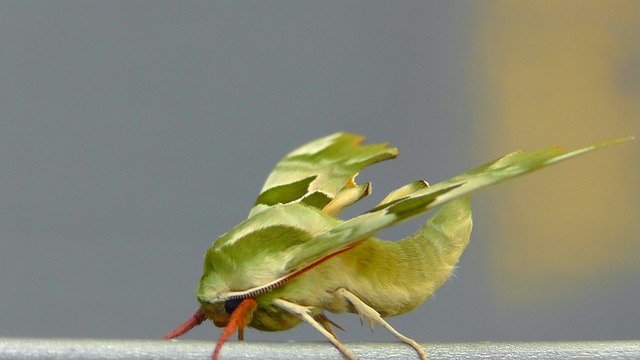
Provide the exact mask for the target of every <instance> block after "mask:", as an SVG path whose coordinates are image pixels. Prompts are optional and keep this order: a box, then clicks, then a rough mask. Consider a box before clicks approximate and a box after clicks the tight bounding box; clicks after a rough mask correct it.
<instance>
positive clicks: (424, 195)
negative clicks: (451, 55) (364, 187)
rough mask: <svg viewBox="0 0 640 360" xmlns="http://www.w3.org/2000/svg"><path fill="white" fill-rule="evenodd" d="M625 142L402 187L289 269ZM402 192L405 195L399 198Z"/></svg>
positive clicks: (305, 249) (319, 239)
mask: <svg viewBox="0 0 640 360" xmlns="http://www.w3.org/2000/svg"><path fill="white" fill-rule="evenodd" d="M624 140H626V139H621V140H612V141H608V142H604V143H600V144H596V145H592V146H588V147H585V148H582V149H578V150H574V151H565V150H563V149H562V148H560V147H550V148H545V149H541V150H537V151H533V152H523V151H517V152H514V153H511V154H509V155H506V156H504V157H502V158H500V159H498V160H496V161H493V162H490V163H488V164H486V165H483V166H480V167H478V168H476V169H474V170H472V171H469V172H466V173H464V174H461V175H459V176H456V177H454V178H451V179H449V180H446V181H443V182H441V183H438V184H436V185H434V186H431V187H424V186H422V188H420V187H421V186H420V185H416V183H414V185H411V184H410V185H407V186H405V187H403V188H404V190H402V189H403V188H401V189H398V190H397V191H399V192H398V193H396V195H394V193H392V194H390V196H388V197H387V199H386V201H383V202H382V203H381V204H380V205H379V206H377V207H375V208H374V209H373V210H371V211H369V212H367V213H365V214H363V215H360V216H358V217H356V218H353V219H351V220H348V221H345V222H344V223H342V224H340V225H338V226H336V227H335V228H332V229H330V230H328V231H327V232H325V233H323V234H320V235H318V236H316V237H314V238H313V239H312V240H310V241H308V242H306V243H305V244H304V245H303V246H302V248H301V251H300V252H299V254H300V256H297V257H296V258H294V259H293V260H292V261H290V262H289V264H288V267H289V268H290V269H299V268H303V267H304V266H307V264H309V263H313V262H316V261H317V260H318V259H321V258H324V257H326V256H327V255H328V254H332V253H336V252H340V251H341V250H343V249H345V248H348V247H350V246H353V245H354V244H355V243H357V242H358V241H360V240H362V239H366V238H368V237H370V236H373V235H374V234H375V233H377V232H378V231H380V230H382V229H384V228H386V227H389V226H392V225H395V224H397V223H400V222H402V221H405V220H408V219H410V218H413V217H415V216H418V215H420V214H422V213H423V212H425V211H428V210H429V209H432V208H434V207H436V206H438V205H442V204H445V203H447V202H449V201H451V200H453V199H456V198H459V197H461V196H464V195H466V194H469V193H471V192H473V191H475V190H478V189H480V188H483V187H485V186H489V185H492V184H495V183H498V182H500V181H503V180H506V179H509V178H512V177H515V176H518V175H522V174H526V173H529V172H532V171H535V170H538V169H540V168H543V167H545V166H547V165H551V164H554V163H557V162H559V161H562V160H565V159H568V158H571V157H574V156H577V155H580V154H583V153H586V152H589V151H592V150H595V149H599V148H602V147H604V146H607V145H611V144H614V143H617V142H621V141H624ZM407 187H408V188H407ZM401 190H402V191H401ZM406 190H409V191H406ZM403 191H405V192H406V193H407V195H406V196H398V194H401V193H402V192H403Z"/></svg>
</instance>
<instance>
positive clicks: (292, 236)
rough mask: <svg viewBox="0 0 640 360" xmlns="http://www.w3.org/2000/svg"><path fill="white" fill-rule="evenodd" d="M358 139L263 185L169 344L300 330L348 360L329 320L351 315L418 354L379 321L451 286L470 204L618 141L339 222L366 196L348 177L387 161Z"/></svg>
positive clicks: (505, 162) (318, 152)
mask: <svg viewBox="0 0 640 360" xmlns="http://www.w3.org/2000/svg"><path fill="white" fill-rule="evenodd" d="M363 140H364V137H363V136H359V135H354V134H349V133H336V134H333V135H330V136H326V137H323V138H320V139H317V140H315V141H312V142H310V143H308V144H306V145H303V146H301V147H299V148H297V149H295V150H293V151H292V152H291V153H289V154H288V155H287V156H285V157H284V158H283V159H282V160H281V161H280V162H279V163H278V164H277V165H276V167H275V169H274V170H273V172H272V173H271V174H270V175H269V177H268V178H267V180H266V182H265V184H264V187H263V188H262V191H261V192H260V195H259V196H258V198H257V200H256V202H255V204H254V206H253V208H252V209H251V211H250V213H249V217H248V218H247V219H246V220H245V221H243V222H241V223H240V224H239V225H237V226H236V227H234V228H233V229H231V230H230V231H228V232H227V233H225V234H223V235H222V236H220V237H219V238H218V239H217V240H216V241H215V242H214V243H213V245H211V247H210V248H209V249H208V250H207V252H206V254H205V257H204V266H203V273H202V277H201V279H200V284H199V287H198V289H197V290H196V298H197V300H198V302H199V303H200V307H199V308H198V310H197V311H196V312H195V314H194V315H193V316H192V317H191V318H189V319H188V320H187V321H186V322H185V323H183V324H182V325H180V326H179V327H178V328H177V329H175V330H174V331H172V332H171V333H169V334H167V335H166V336H165V339H173V338H175V337H178V336H181V335H183V334H184V333H186V332H187V331H189V330H190V329H192V328H193V327H195V326H197V325H199V324H201V323H202V322H204V321H205V320H211V321H213V323H214V324H215V325H216V326H218V327H224V330H223V331H222V334H221V335H220V338H219V340H218V343H217V345H216V348H215V351H214V353H213V359H214V360H215V359H217V358H218V356H219V353H220V349H221V348H222V345H223V344H224V343H225V341H226V340H227V339H228V338H229V337H230V336H231V335H233V334H234V333H235V332H236V330H237V331H238V339H239V340H243V339H244V328H245V327H247V326H248V327H252V328H255V329H258V330H262V331H282V330H288V329H291V328H293V327H295V326H297V325H299V324H300V323H302V322H306V323H308V324H310V325H311V326H313V327H314V328H316V329H317V330H318V331H319V332H321V333H322V334H323V335H324V336H325V337H326V338H327V339H329V341H330V342H331V343H332V344H333V345H335V347H336V348H337V349H338V350H340V352H342V354H344V356H345V357H347V358H348V359H355V356H354V355H353V354H352V353H351V352H349V350H348V349H347V348H346V347H345V346H344V345H343V344H342V343H341V342H340V341H339V340H338V338H337V336H336V334H335V333H334V331H333V328H332V325H333V326H337V325H336V324H335V323H333V322H332V321H331V320H329V318H328V317H327V316H326V315H325V313H326V312H331V313H343V312H349V313H355V314H358V315H359V316H360V318H361V320H367V321H368V323H369V325H370V326H371V328H372V329H373V326H374V325H375V324H378V325H380V326H382V327H384V328H386V329H387V330H388V331H390V332H391V333H393V334H394V335H395V336H396V337H398V338H399V339H400V340H401V341H403V342H405V343H407V344H408V345H410V346H411V347H413V348H414V349H415V350H416V352H417V353H418V355H419V356H420V358H421V359H426V358H427V357H426V355H425V351H424V349H423V348H422V347H421V346H420V345H419V344H418V343H417V342H416V341H414V340H412V339H410V338H408V337H406V336H404V335H402V334H400V333H399V332H398V331H396V330H395V329H394V328H393V327H392V326H391V325H390V324H389V323H387V321H386V320H385V319H384V318H386V317H391V316H395V315H400V314H403V313H406V312H409V311H411V310H413V309H415V308H416V307H417V306H419V305H420V304H421V303H422V302H424V301H425V300H426V299H427V298H429V297H430V296H431V295H432V294H433V293H434V291H436V289H438V287H440V285H442V284H443V282H444V281H445V280H446V279H447V278H448V277H449V275H450V274H451V272H452V270H453V268H454V266H455V265H456V263H457V262H458V259H459V258H460V255H461V254H462V252H463V250H464V249H465V247H466V245H467V243H468V242H469V236H470V234H471V227H472V219H471V206H470V202H469V194H470V193H471V192H473V191H475V190H478V189H480V188H483V187H485V186H488V185H491V184H494V183H497V182H500V181H502V180H505V179H509V178H512V177H515V176H518V175H522V174H525V173H529V172H532V171H534V170H537V169H540V168H542V167H545V166H547V165H551V164H554V163H556V162H559V161H562V160H565V159H568V158H571V157H574V156H576V155H579V154H583V153H586V152H589V151H592V150H595V149H598V148H601V147H603V146H606V145H610V144H613V143H616V142H620V141H623V140H625V139H619V140H612V141H609V142H603V143H600V144H596V145H592V146H588V147H585V148H582V149H578V150H574V151H565V150H563V149H562V148H559V147H550V148H545V149H541V150H538V151H533V152H523V151H517V152H514V153H511V154H508V155H506V156H504V157H502V158H500V159H498V160H496V161H493V162H490V163H488V164H485V165H483V166H480V167H478V168H476V169H474V170H471V171H469V172H466V173H464V174H462V175H459V176H456V177H454V178H451V179H449V180H446V181H443V182H440V183H438V184H436V185H433V186H429V185H428V184H427V183H426V182H425V181H416V182H413V183H410V184H408V185H405V186H403V187H401V188H399V189H397V190H395V191H392V192H391V193H390V194H389V195H387V196H386V197H385V198H383V199H382V201H380V203H379V204H378V205H377V206H375V207H374V208H373V209H371V210H370V211H368V212H366V213H364V214H362V215H360V216H357V217H355V218H353V219H350V220H346V221H343V220H341V219H339V218H338V217H337V216H338V214H340V212H341V211H342V210H344V209H345V208H347V207H348V206H350V205H352V204H354V203H355V202H357V201H358V200H360V199H362V198H363V197H365V196H367V195H369V194H370V193H371V184H370V183H365V184H362V185H358V184H356V182H355V177H356V175H358V172H360V171H361V170H362V169H364V168H365V167H367V166H369V165H372V164H374V163H377V162H380V161H383V160H387V159H391V158H394V157H396V156H397V155H398V150H397V149H396V148H393V147H389V146H388V144H371V145H361V143H362V141H363ZM438 206H441V207H440V208H439V209H438V211H437V212H436V213H435V214H434V215H433V216H432V217H431V218H430V219H429V220H428V221H427V222H426V223H425V224H424V225H423V226H422V228H420V229H419V230H418V231H417V232H416V233H415V234H413V235H411V236H409V237H406V238H404V239H402V240H400V241H397V242H391V241H383V240H380V239H376V238H374V237H373V236H374V235H375V234H376V233H377V232H379V231H380V230H382V229H384V228H387V227H389V226H393V225H396V224H398V223H400V222H403V221H405V220H408V219H410V218H413V217H416V216H418V215H421V214H422V213H424V212H426V211H428V210H430V209H433V208H435V207H438Z"/></svg>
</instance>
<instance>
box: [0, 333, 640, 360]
mask: <svg viewBox="0 0 640 360" xmlns="http://www.w3.org/2000/svg"><path fill="white" fill-rule="evenodd" d="M345 345H346V346H347V348H349V350H351V351H352V352H353V354H354V355H356V356H357V357H358V358H359V359H361V360H365V359H385V360H392V359H417V358H418V357H417V355H416V353H415V351H414V350H413V349H412V348H411V347H409V346H407V345H405V344H402V343H360V342H359V343H345ZM422 345H423V346H424V348H425V349H426V352H427V356H428V357H429V359H430V360H444V359H492V360H500V359H505V360H506V359H509V360H513V359H536V360H545V359H572V360H575V359H619V360H622V359H640V341H602V342H597V341H590V342H533V343H527V342H513V343H451V344H448V343H435V344H430V343H429V344H422ZM214 347H215V342H213V341H212V342H203V341H190V340H171V341H166V340H94V339H24V338H0V359H210V358H211V354H212V353H213V349H214ZM220 359H221V360H223V359H224V360H232V359H261V360H270V359H274V360H275V359H343V357H342V356H341V354H340V353H339V352H338V350H336V349H335V348H334V347H333V346H332V345H331V344H329V343H323V342H318V343H297V342H273V343H265V342H244V343H238V342H229V343H227V344H225V346H224V347H223V348H222V351H221V353H220Z"/></svg>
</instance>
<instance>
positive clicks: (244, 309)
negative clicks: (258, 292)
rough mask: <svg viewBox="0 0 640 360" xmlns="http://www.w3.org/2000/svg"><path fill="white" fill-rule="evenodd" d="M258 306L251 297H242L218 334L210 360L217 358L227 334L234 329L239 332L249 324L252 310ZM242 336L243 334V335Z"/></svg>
mask: <svg viewBox="0 0 640 360" xmlns="http://www.w3.org/2000/svg"><path fill="white" fill-rule="evenodd" d="M257 308H258V303H257V302H256V300H255V299H253V298H248V299H244V300H243V301H242V302H241V303H240V305H238V307H237V308H236V309H235V310H234V311H233V313H232V314H231V318H230V319H229V323H228V324H227V326H226V327H225V328H224V330H223V331H222V334H220V339H218V344H217V345H216V350H215V351H214V352H213V357H212V360H217V359H218V354H219V353H220V349H222V345H223V344H224V343H225V341H227V339H228V338H229V336H231V335H233V333H235V332H236V330H239V332H240V333H243V332H244V328H245V327H246V326H247V325H249V323H250V322H251V319H252V317H253V312H254V311H255V310H256V309H257ZM243 337H244V336H243Z"/></svg>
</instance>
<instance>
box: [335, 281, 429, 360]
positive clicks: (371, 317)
mask: <svg viewBox="0 0 640 360" xmlns="http://www.w3.org/2000/svg"><path fill="white" fill-rule="evenodd" d="M334 294H335V295H336V296H339V297H342V298H344V299H345V300H347V301H348V302H349V303H350V304H351V305H353V307H354V309H355V310H356V313H358V315H360V319H366V320H367V321H368V322H369V326H371V330H373V326H374V325H375V324H380V325H382V326H383V327H384V328H385V329H387V330H389V332H391V333H392V334H393V335H395V336H396V337H398V339H400V340H401V341H402V342H404V343H407V344H409V345H410V346H411V347H413V348H414V349H416V351H417V352H418V354H419V355H420V359H422V360H427V355H426V354H425V353H424V349H423V348H422V346H420V344H418V343H417V342H416V341H415V340H413V339H410V338H408V337H406V336H404V335H402V334H400V333H399V332H398V331H396V329H394V328H393V327H392V326H391V325H389V323H388V322H386V321H384V319H383V318H382V316H380V314H379V313H378V312H377V311H376V310H375V309H374V308H372V307H371V306H369V305H367V304H365V303H364V302H363V301H362V300H360V299H359V298H358V297H357V296H355V295H354V294H352V293H350V292H349V291H347V290H346V289H338V290H336V291H335V293H334Z"/></svg>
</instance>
